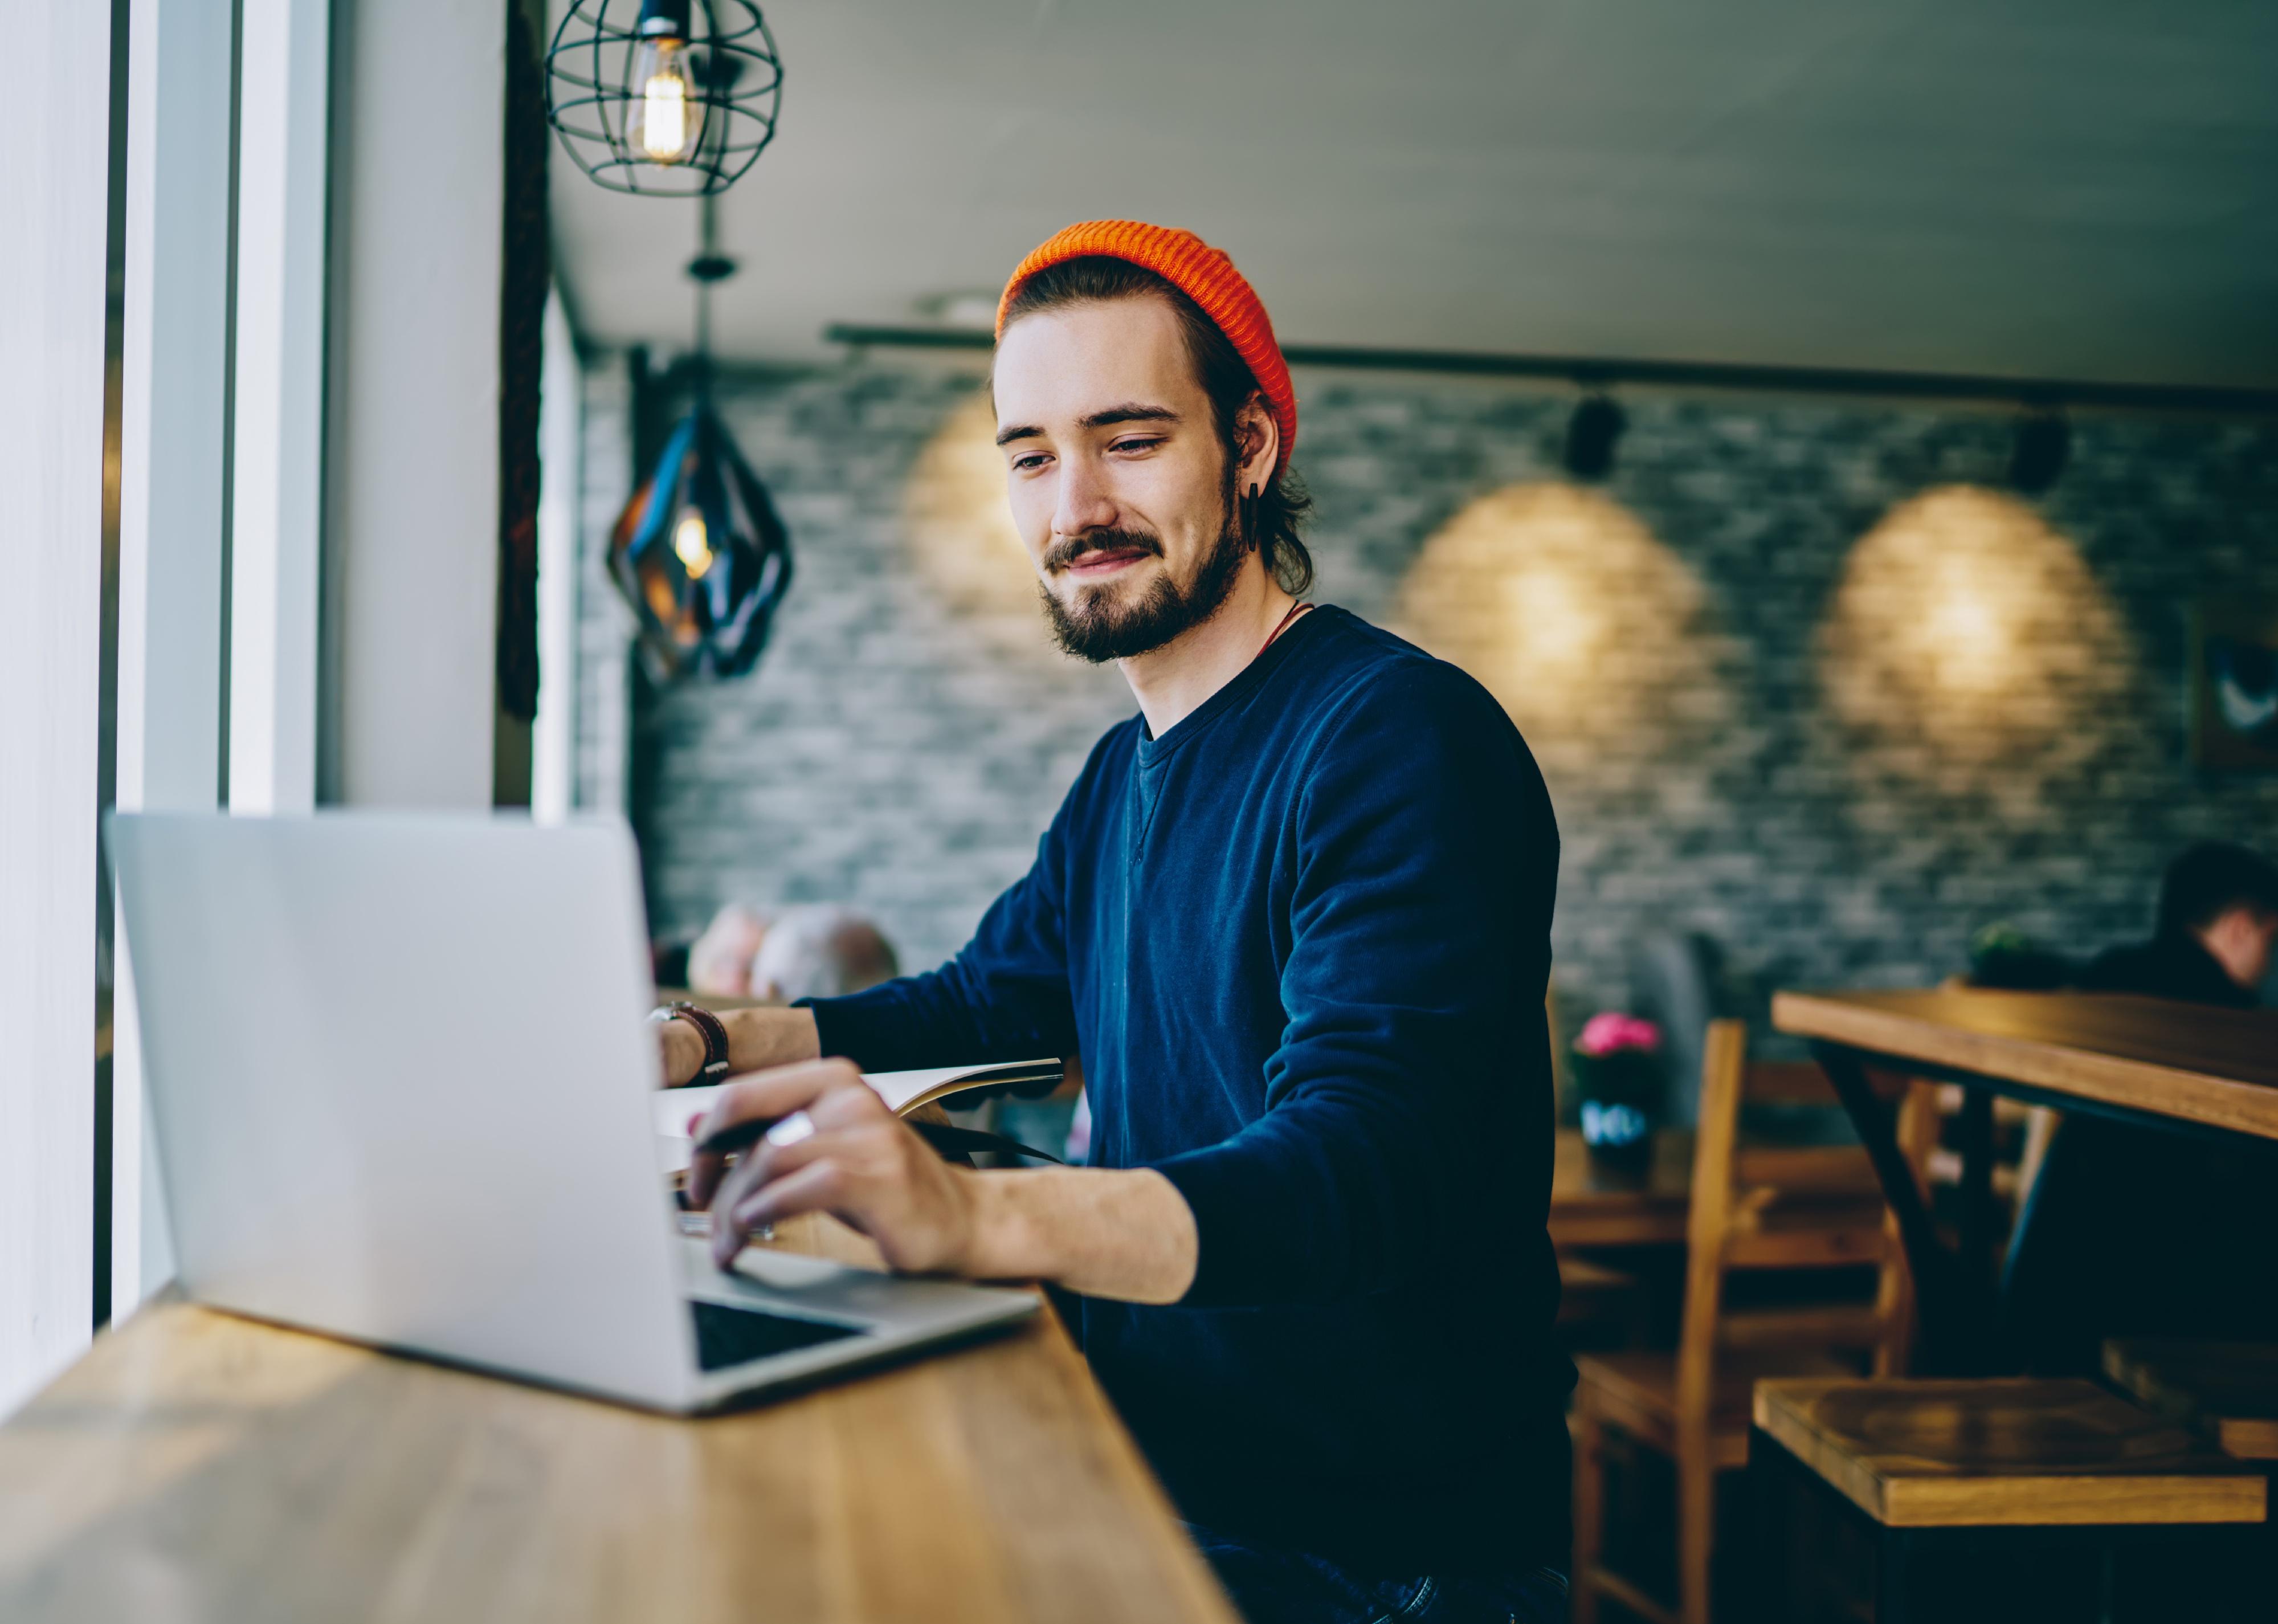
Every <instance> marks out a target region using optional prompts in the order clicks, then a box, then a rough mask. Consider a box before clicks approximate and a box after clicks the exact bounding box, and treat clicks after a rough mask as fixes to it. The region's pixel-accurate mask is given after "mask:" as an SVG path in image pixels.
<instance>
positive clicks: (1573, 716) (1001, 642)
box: [579, 365, 2278, 1010]
mask: <svg viewBox="0 0 2278 1624" xmlns="http://www.w3.org/2000/svg"><path fill="white" fill-rule="evenodd" d="M621 379H622V373H621V372H617V371H615V370H614V369H610V368H601V369H598V370H597V371H596V372H594V373H593V374H592V377H591V378H590V379H589V391H588V424H587V428H588V445H587V456H586V464H585V465H586V469H587V471H588V480H589V484H590V485H591V486H592V492H591V499H590V500H589V502H588V503H587V513H588V530H589V533H588V536H587V554H588V560H587V562H588V566H589V570H590V571H592V573H590V574H589V577H588V580H587V583H586V585H587V590H586V592H585V605H586V609H585V613H586V616H587V624H586V626H585V635H584V638H583V640H582V642H581V647H582V649H583V653H584V657H585V670H583V671H581V672H580V673H579V682H580V709H579V715H580V739H581V762H580V776H579V782H580V793H581V795H582V796H583V797H584V798H585V801H587V802H588V803H589V804H596V805H629V809H630V810H631V814H632V816H633V817H634V820H635V823H636V826H637V827H638V830H639V831H640V833H641V836H642V843H643V849H644V854H645V860H646V873H647V880H648V885H649V896H650V908H651V911H652V915H653V919H654V924H655V926H656V928H657V929H658V931H660V932H661V933H671V932H682V931H693V930H694V929H696V928H697V927H699V925H700V924H701V923H702V922H703V921H704V919H705V918H706V917H707V915H708V914H709V913H710V911H711V910H712V908H715V906H716V905H717V904H718V903H719V902H721V901H722V900H725V899H728V898H730V897H742V898H746V899H749V900H754V901H758V902H761V903H763V904H764V903H772V902H788V901H796V900H825V899H827V900H850V901H852V902H855V903H858V904H860V905H861V906H863V907H865V908H869V909H871V910H872V911H874V912H875V914H876V915H878V917H879V918H880V919H881V920H882V922H883V923H884V925H885V927H886V929H887V931H889V933H890V934H891V936H892V937H893V938H894V939H895V941H896V942H897V943H898V946H900V948H901V949H902V952H903V955H904V959H905V962H906V964H908V965H910V966H913V967H915V966H924V965H928V964H931V963H933V962H936V961H938V960H940V959H941V958H942V957H944V956H945V955H946V954H950V953H952V952H953V951H954V950H955V949H956V947H957V946H959V944H960V943H961V942H962V940H963V939H964V938H965V936H966V934H967V931H969V930H970V929H971V927H972V925H973V923H974V922H975V920H976V919H977V918H978V916H979V915H980V913H981V911H982V908H984V907H986V905H987V904H988V902H989V900H990V898H991V897H992V896H994V895H995V894H996V892H998V890H999V889H1000V888H1002V887H1003V886H1004V885H1006V884H1007V883H1009V882H1010V881H1011V880H1013V878H1014V877H1017V876H1018V875H1019V874H1020V873H1021V871H1022V870H1023V869H1025V867H1026V866H1027V863H1028V860H1029V858H1030V855H1031V854H1032V852H1033V849H1034V844H1035V840H1036V834H1037V832H1038V831H1040V830H1041V829H1042V828H1043V824H1044V823H1045V822H1046V820H1047V819H1048V818H1049V817H1050V816H1051V812H1052V809H1053V808H1054V807H1055V806H1056V805H1057V804H1058V801H1059V796H1060V794H1061V793H1062V792H1063V790H1064V789H1065V788H1066V785H1067V783H1068V781H1069V780H1070V779H1071V778H1072V777H1073V776H1074V773H1075V771H1076V770H1077V769H1078V768H1079V767H1080V765H1081V764H1082V760H1083V756H1084V754H1085V752H1086V751H1087V749H1088V748H1089V746H1090V744H1091V743H1092V741H1093V740H1094V739H1096V738H1097V736H1098V734H1099V732H1101V731H1102V730H1103V729H1105V727H1107V726H1108V725H1109V724H1112V723H1113V722H1115V721H1116V720H1118V719H1120V717H1122V716H1127V715H1128V714H1130V711H1131V710H1132V709H1133V707H1132V704H1131V701H1130V699H1129V695H1128V692H1127V691H1126V690H1125V689H1124V688H1123V686H1122V684H1121V682H1120V678H1117V677H1116V676H1115V675H1114V673H1113V672H1112V670H1089V669H1086V668H1083V667H1081V666H1078V665H1075V664H1074V663H1070V662H1068V661H1066V660H1065V659H1062V658H1061V657H1060V656H1059V655H1056V654H1053V653H1052V652H1051V651H1050V650H1049V648H1048V647H1045V646H1044V645H1043V641H1042V635H1041V632H1040V631H1039V630H1038V622H1037V617H1036V610H1035V608H1034V603H1033V595H1032V594H1033V587H1032V586H1030V585H1029V584H1028V582H1027V581H1026V579H1025V578H1023V576H1022V574H1021V561H1020V559H1019V558H1018V556H1017V554H1016V553H1015V552H1014V550H1013V544H1012V543H1011V542H1010V541H1009V540H1008V539H1007V538H1006V537H1005V533H1004V532H1003V521H1002V519H1001V517H999V516H998V509H997V507H996V503H997V501H998V485H997V480H998V476H997V475H996V474H995V472H994V471H993V462H992V458H993V453H991V452H990V451H989V449H988V448H987V447H986V443H985V435H983V434H982V433H981V430H982V427H983V426H984V420H983V418H982V417H981V415H980V414H979V411H978V409H976V407H975V404H974V402H975V395H974V394H973V390H974V386H975V378H974V377H972V376H969V375H955V374H950V373H945V372H940V371H934V370H926V369H922V368H912V369H908V370H902V369H896V368H891V367H887V366H883V365H868V366H853V367H849V368H847V369H845V370H841V371H832V372H822V373H814V374H810V375H806V376H802V377H797V378H791V379H774V380H768V381H752V382H748V383H745V384H739V385H735V386H731V387H729V388H728V389H727V390H726V391H725V393H724V398H723V406H724V410H725V412H726V415H727V417H728V418H729V420H730V424H731V425H732V426H733V428H734V430H735V432H736V433H737V435H738V439H739V441H740V443H741V444H742V446H743V448H744V450H745V454H746V456H748V457H749V458H750V460H751V462H752V463H753V466H754V467H755V468H756V469H757V470H758V471H759V472H760V474H761V477H762V478H763V479H766V480H767V481H768V483H769V485H770V486H771V488H772V489H773V491H774V493H775V494H776V500H777V502H778V503H779V504H780V506H781V508H782V510H783V514H784V518H785V520H786V521H787V522H788V524H789V525H790V526H791V532H792V535H793V537H794V539H795V543H796V546H797V548H798V570H799V573H798V578H797V581H796V584H795V586H794V587H793V589H792V593H791V597H790V599H789V601H787V603H786V605H785V607H784V612H783V615H782V618H781V621H780V629H779V631H778V632H777V635H776V642H775V644H774V646H773V647H771V648H770V649H769V651H768V655H767V656H766V658H765V659H764V661H763V662H762V663H761V666H760V669H759V670H758V672H757V673H756V674H755V675H754V676H753V678H750V679H749V680H746V681H743V682H740V683H735V684H730V685H726V686H689V687H684V688H682V689H679V690H677V691H674V692H672V693H667V694H665V695H663V696H661V698H659V699H657V700H655V701H652V702H646V703H642V704H639V705H638V706H629V705H628V702H627V686H626V673H625V667H624V662H623V639H624V635H625V625H626V621H625V617H624V615H623V609H622V608H621V606H620V605H618V604H617V603H616V601H615V598H614V595H613V593H612V592H611V591H610V590H609V589H608V587H607V586H605V585H604V584H603V583H602V580H601V578H600V575H599V573H598V571H599V564H598V559H599V552H600V546H601V545H602V543H603V540H604V539H605V537H606V534H607V526H608V520H609V519H610V518H611V517H614V515H615V510H616V508H617V506H618V504H619V503H620V502H622V501H623V497H624V494H625V492H626V490H627V488H628V484H627V481H628V479H629V478H630V469H629V466H628V463H627V457H626V454H625V449H624V425H625V417H624V406H625V401H624V391H623V385H622V381H621ZM1299 387H1300V390H1301V397H1302V402H1303V433H1302V437H1301V440H1300V448H1299V455H1298V458H1297V465H1298V468H1299V470H1300V471H1301V472H1303V474H1304V475H1305V476H1306V478H1307V479H1308V480H1309V481H1310V482H1311V486H1312V489H1313V491H1314V494H1315V496H1316V498H1317V499H1318V502H1319V515H1318V518H1317V522H1316V523H1315V525H1314V526H1313V529H1312V531H1311V541H1312V546H1313V550H1314V554H1315V556H1316V559H1317V561H1318V562H1319V565H1320V585H1319V588H1318V590H1317V591H1316V593H1315V594H1314V595H1315V596H1316V598H1317V599H1319V600H1321V601H1334V602H1338V603H1342V604H1344V605H1345V606H1347V607H1348V608H1349V609H1354V610H1355V611H1357V613H1359V614H1362V615H1364V616H1366V617H1370V618H1372V619H1376V620H1380V621H1381V622H1384V623H1387V624H1394V625H1395V626H1397V627H1399V628H1400V629H1402V630H1403V631H1404V632H1408V633H1409V634H1410V635H1413V636H1416V637H1417V638H1418V640H1420V641H1423V642H1425V643H1426V645H1427V646H1428V647H1433V648H1434V649H1435V650H1436V651H1437V652H1440V653H1442V654H1444V655H1448V656H1449V657H1451V658H1455V659H1457V660H1458V661H1459V662H1460V663H1464V664H1465V665H1466V667H1467V668H1468V669H1471V670H1473V672H1474V674H1476V675H1478V676H1479V677H1480V678H1481V679H1482V680H1483V681H1486V682H1487V683H1488V685H1489V686H1490V687H1493V688H1494V689H1495V691H1496V692H1497V693H1498V694H1499V695H1500V696H1501V697H1502V698H1503V700H1504V701H1505V703H1506V704H1507V705H1508V706H1509V708H1510V709H1511V711H1512V713H1513V714H1514V716H1516V717H1517V719H1518V721H1519V722H1520V724H1521V726H1522V728H1523V729H1524V731H1525V732H1526V733H1527V735H1528V737H1529V739H1530V741H1531V742H1532V743H1533V746H1534V747H1535V749H1536V753H1537V755H1538V756H1539V757H1540V759H1541V761H1542V762H1543V765H1544V769H1545V772H1546V775H1547V776H1548V778H1549V781H1550V786H1551V790H1552V793H1553V796H1554V798H1555V799H1556V802H1557V805H1558V808H1559V816H1560V823H1561V827H1562V831H1563V839H1564V862H1563V872H1562V880H1561V886H1560V899H1559V908H1558V920H1557V925H1556V936H1555V946H1556V954H1557V976H1558V979H1559V983H1560V985H1561V989H1562V993H1563V996H1564V998H1565V999H1566V1000H1567V1001H1569V1002H1571V1004H1573V1005H1574V1006H1575V1007H1576V1008H1577V1009H1578V1010H1579V1009H1582V1008H1587V1007H1597V1006H1600V1005H1602V1004H1607V1003H1615V1002H1618V1001H1620V1000H1621V999H1622V998H1623V997H1624V992H1625V983H1626V976H1625V969H1624V948H1625V944H1626V943H1627V942H1628V941H1629V940H1630V939H1631V938H1632V937H1633V936H1634V935H1636V934H1637V933H1638V932H1640V931H1647V930H1655V929H1663V928H1672V927H1674V928H1684V929H1697V930H1701V931H1707V932H1708V933H1709V934H1710V935H1712V936H1714V937H1715V938H1717V939H1718V940H1719V941H1720V942H1722V943H1723V944H1724V946H1725V949H1726V951H1727V953H1728V954H1730V955H1731V959H1732V961H1733V962H1734V964H1735V965H1736V967H1738V968H1739V969H1742V970H1744V971H1746V972H1749V973H1751V974H1753V975H1754V976H1755V977H1758V978H1759V979H1760V980H1761V981H1762V982H1763V983H1765V984H1808V983H1817V984H1833V983H1842V984H1921V983H1927V982H1930V981H1932V980H1935V979H1936V978H1938V977H1940V976H1943V975H1945V974H1947V973H1949V972H1950V971H1952V970H1953V969H1956V968H1958V967H1959V966H1960V965H1961V961H1962V958H1963V953H1964V944H1965V943H1966V941H1967V939H1968V935H1969V933H1970V931H1972V930H1974V929H1975V928H1976V927H1977V926H1979V925H1982V924H1984V923H1988V922H1990V921H1992V920H1995V919H2007V920H2011V921H2013V922H2014V923H2018V924H2020V925H2021V926H2022V927H2023V928H2025V929H2026V930H2028V931H2031V932H2033V933H2034V934H2036V935H2038V936H2041V937H2043V938H2045V939H2046V940H2048V941H2049V942H2050V943H2052V945H2056V946H2063V947H2066V948H2068V949H2071V950H2075V951H2085V950H2087V949H2088V948H2089V947H2091V946H2095V945H2098V944H2100V943H2102V942H2105V941H2106V940H2110V939H2115V938H2121V937H2124V936H2128V935H2130V934H2133V933H2136V932H2137V931H2139V929H2140V927H2141V925H2142V923H2143V921H2144V915H2145V914H2146V912H2147V910H2148V908H2149V903H2150V896H2151V890H2152V885H2153V883H2154V879H2155V877H2156V875H2157V873H2158V870H2159V868H2160V864H2161V863H2162V862H2164V861H2165V858H2166V857H2167V854H2169V853H2170V852H2171V851H2172V850H2173V849H2174V848H2175V847H2176V846H2178V845H2180V844H2181V843H2182V842H2183V841H2185V840H2187V839H2191V838H2194V837H2198V836H2202V835H2221V836H2226V837H2230V838H2236V839H2248V840H2250V841H2254V842H2257V843H2259V844H2260V845H2262V846H2264V847H2265V848H2266V849H2268V848H2272V847H2278V780H2274V779H2271V778H2201V777H2199V776H2198V775H2196V774H2194V773H2193V771H2192V770H2190V768H2189V766H2188V765H2187V762H2186V748H2185V728H2184V693H2185V680H2184V661H2185V642H2186V626H2187V612H2188V608H2189V605H2190V602H2191V601H2193V599H2195V598H2197V597H2200V596H2212V595H2218V594H2244V593H2259V594H2278V455H2274V454H2278V429H2274V428H2273V427H2271V426H2269V425H2238V424H2224V423H2213V422H2201V421H2192V420H2180V419H2179V420H2150V419H2129V418H2119V417H2084V418H2082V419H2079V420H2077V421H2075V424H2074V425H2073V453H2072V458H2071V462H2070V464H2069V466H2068V469H2067V471H2066V473H2065V475H2064V478H2063V479H2062V480H2061V481H2060V484H2059V485H2058V486H2057V487H2056V488H2055V489H2054V490H2053V491H2052V493H2051V494H2049V495H2048V496H2046V497H2045V498H2044V499H2042V500H2040V501H2038V502H2031V503H2027V502H2019V501H2017V500H2015V499H2014V498H2010V497H2006V496H2002V495H2000V494H1999V486H2000V484H2001V479H2002V475H2003V471H2004V469H2005V468H2006V464H2007V456H2008V453H2009V447H2010V437H2011V424H2010V421H2009V420H2008V419H2007V417H2004V416H2002V415H1999V414H1984V413H1975V412H1961V411H1938V410H1917V409H1902V408H1897V407H1890V406H1884V405H1880V404H1828V403H1820V402H1791V401H1777V400H1766V401H1747V400H1742V401H1733V400H1727V399H1713V400H1704V399H1686V398H1663V397H1651V396H1647V397H1642V398H1634V399H1631V400H1628V401H1626V402H1625V406H1626V409H1627V410H1628V413H1629V417H1630V425H1631V426H1630V430H1629V433H1627V435H1626V436H1625V437H1624V440H1623V441H1622V444H1621V448H1620V458H1619V462H1618V464H1617V468H1616V471H1615V472H1614V475H1613V477H1612V478H1611V479H1609V481H1607V482H1606V483H1605V484H1604V485H1603V486H1598V487H1593V488H1587V489H1579V490H1578V489H1576V488H1574V487H1571V486H1567V485H1564V484H1563V483H1562V482H1561V476H1560V474H1559V471H1558V466H1557V456H1556V453H1557V447H1558V441H1559V437H1560V434H1561V433H1562V431H1563V425H1564V422H1565V417H1566V412H1567V410H1568V408H1569V402H1567V401H1566V400H1563V399H1559V398H1555V397H1552V396H1548V395H1541V394H1538V393H1531V392H1523V391H1517V390H1510V389H1502V388H1496V387H1485V386H1473V385H1469V384H1454V383H1432V382H1412V383H1411V382H1386V381H1381V380H1374V379H1361V380H1356V379H1353V378H1351V377H1349V376H1315V377H1303V378H1301V379H1300V380H1299ZM636 712H637V714H636ZM628 796H630V801H628V800H627V797H628Z"/></svg>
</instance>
